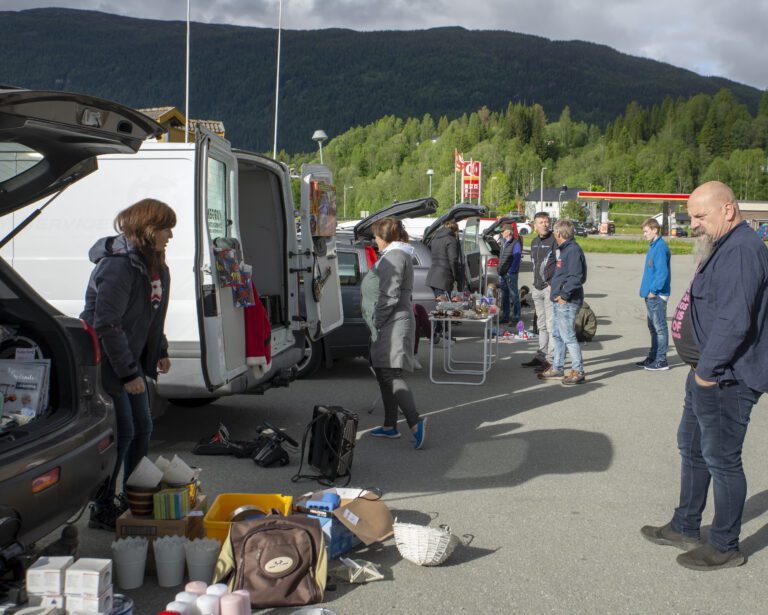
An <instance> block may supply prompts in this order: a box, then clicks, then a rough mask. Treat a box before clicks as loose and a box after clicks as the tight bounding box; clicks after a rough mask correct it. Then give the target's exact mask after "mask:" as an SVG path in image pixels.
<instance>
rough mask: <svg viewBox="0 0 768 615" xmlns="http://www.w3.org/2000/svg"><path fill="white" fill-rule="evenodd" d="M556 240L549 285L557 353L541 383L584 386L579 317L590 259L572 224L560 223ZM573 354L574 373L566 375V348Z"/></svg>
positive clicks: (563, 221)
mask: <svg viewBox="0 0 768 615" xmlns="http://www.w3.org/2000/svg"><path fill="white" fill-rule="evenodd" d="M553 232H554V235H555V241H557V245H558V249H557V255H556V256H557V261H556V263H555V273H554V275H553V276H552V281H551V282H550V287H551V289H552V290H551V291H550V295H549V297H550V299H551V300H552V302H553V305H552V307H553V310H552V339H553V340H554V342H555V352H554V360H553V363H552V367H550V368H549V369H547V370H546V371H543V372H541V373H540V374H539V378H540V379H541V380H560V381H561V382H562V383H563V384H569V385H570V384H583V383H584V380H585V378H584V363H583V361H582V358H581V348H580V347H579V341H578V340H577V339H576V314H577V313H578V311H579V308H580V307H581V304H582V303H584V282H586V281H587V260H586V259H585V258H584V252H583V251H582V249H581V246H579V244H577V243H576V241H575V240H574V238H573V236H574V229H573V222H571V221H570V220H558V221H557V222H555V226H554V229H553ZM566 348H568V353H569V354H570V355H571V371H570V372H568V374H565V371H564V369H565V349H566Z"/></svg>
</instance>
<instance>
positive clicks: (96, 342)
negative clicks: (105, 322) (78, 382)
mask: <svg viewBox="0 0 768 615" xmlns="http://www.w3.org/2000/svg"><path fill="white" fill-rule="evenodd" d="M80 322H81V323H83V329H85V330H86V331H88V333H89V334H90V335H91V341H92V342H93V357H94V359H95V361H96V365H98V364H99V363H100V362H101V346H100V345H99V338H98V337H96V331H95V330H94V328H93V327H92V326H91V325H89V324H88V323H87V322H85V321H84V320H83V319H82V318H81V319H80Z"/></svg>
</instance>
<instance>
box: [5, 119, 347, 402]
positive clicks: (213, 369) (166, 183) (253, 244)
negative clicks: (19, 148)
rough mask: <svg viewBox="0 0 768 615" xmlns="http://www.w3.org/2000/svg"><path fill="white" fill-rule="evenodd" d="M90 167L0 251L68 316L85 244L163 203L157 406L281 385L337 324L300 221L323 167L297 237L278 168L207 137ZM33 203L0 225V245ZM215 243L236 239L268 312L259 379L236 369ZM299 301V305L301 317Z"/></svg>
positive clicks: (335, 300) (80, 298) (332, 296)
mask: <svg viewBox="0 0 768 615" xmlns="http://www.w3.org/2000/svg"><path fill="white" fill-rule="evenodd" d="M98 167H99V168H98V170H97V171H95V172H93V173H91V174H90V175H87V176H86V177H84V178H82V179H81V180H80V181H77V182H76V183H74V184H72V185H71V186H69V187H68V188H67V189H66V190H64V191H63V192H62V193H60V195H59V196H58V198H57V200H56V203H55V207H51V208H50V209H46V210H44V211H43V212H42V214H41V215H40V216H39V217H38V218H37V219H36V220H34V221H32V222H31V224H30V226H29V227H28V228H27V229H26V230H25V232H24V233H23V234H21V235H19V237H18V238H16V239H14V240H13V241H11V242H10V243H9V244H8V245H6V246H5V247H4V248H3V249H2V252H1V254H2V256H3V258H5V259H6V260H7V261H8V262H9V263H11V264H12V266H13V268H14V269H16V270H17V271H18V272H19V273H20V274H21V275H22V276H23V277H24V278H25V279H26V280H27V282H29V283H30V284H31V285H32V286H33V287H34V288H35V289H37V290H38V292H39V293H40V294H41V295H42V296H43V297H44V298H45V299H46V300H47V301H48V302H50V303H51V304H52V305H54V306H55V307H56V308H57V309H59V310H60V311H62V312H63V313H64V314H66V315H70V316H75V317H77V316H78V315H79V314H80V312H81V310H82V309H83V304H84V296H85V289H86V286H87V283H88V279H89V276H90V274H91V271H92V269H93V264H92V263H91V262H90V261H89V260H88V250H89V248H90V247H91V246H92V245H93V243H94V242H95V240H96V239H98V238H99V237H102V236H106V235H114V234H116V233H115V230H114V228H113V221H114V219H115V216H116V214H117V213H118V212H119V211H120V210H122V209H124V208H125V207H127V206H129V205H131V204H133V203H135V202H136V201H138V200H140V199H142V198H145V197H151V198H156V199H159V200H161V201H164V202H166V203H168V204H169V205H170V206H171V207H172V208H173V209H174V210H175V212H176V215H177V218H178V223H177V226H176V228H175V229H174V231H173V234H174V236H173V239H172V240H171V241H170V243H169V244H168V249H167V262H168V264H169V266H170V270H171V301H170V304H169V308H168V315H167V318H166V327H165V332H166V336H167V338H168V342H169V354H170V359H171V370H170V372H169V373H168V374H161V375H160V376H159V379H158V382H157V387H156V391H155V393H156V394H157V395H159V396H160V397H161V398H165V399H171V400H173V401H174V402H177V403H179V404H182V405H198V404H200V405H201V404H203V403H207V402H208V401H212V400H213V399H216V398H218V397H220V396H223V395H230V394H235V393H244V392H263V391H264V390H265V389H266V388H269V387H270V386H276V385H287V384H288V382H289V381H290V380H292V379H293V378H294V377H295V373H296V369H295V366H296V364H297V363H298V362H299V361H300V360H301V359H302V358H303V355H304V349H305V341H304V336H305V335H309V337H310V338H311V339H313V340H314V339H316V338H318V337H322V336H323V335H325V334H326V333H328V332H329V331H331V330H333V329H335V328H336V327H338V326H340V325H341V324H342V322H343V313H342V307H341V292H340V286H339V283H338V269H337V260H336V247H335V238H334V237H333V236H331V237H313V235H312V232H311V231H312V230H313V228H314V226H315V225H314V222H312V224H311V223H310V222H311V218H310V212H309V208H310V192H311V191H310V189H309V187H310V186H312V185H315V186H316V185H317V183H316V182H320V183H321V184H322V185H324V186H329V187H330V189H332V176H331V173H330V172H329V170H328V169H327V168H326V167H323V166H320V165H313V166H311V167H305V168H302V177H301V181H302V191H301V192H302V199H301V201H302V208H301V209H302V211H301V217H302V224H301V228H302V237H301V239H299V237H297V232H296V218H297V214H298V212H296V211H295V209H294V206H293V199H292V196H291V185H290V180H291V178H290V174H289V170H288V167H287V166H286V165H284V164H283V163H280V162H278V161H275V160H272V159H270V158H266V157H264V156H260V155H257V154H253V153H249V152H244V151H239V150H234V149H232V148H231V147H230V144H229V143H228V142H227V141H226V140H224V139H221V138H220V137H218V136H216V135H214V134H212V133H209V132H205V131H202V130H201V131H200V134H199V135H198V140H197V142H196V143H190V144H183V143H158V142H147V143H145V144H144V145H142V147H141V149H140V150H139V152H138V153H136V154H133V155H129V154H110V155H104V156H99V157H98ZM42 202H43V201H39V202H38V203H36V204H34V205H31V206H29V207H26V208H24V209H21V210H18V211H16V212H14V213H13V214H12V215H9V216H5V217H3V218H2V219H1V220H0V237H2V236H4V235H5V234H6V233H7V232H9V231H10V230H11V228H12V227H14V226H16V225H18V224H19V223H20V222H21V221H22V220H24V219H25V218H26V217H27V216H28V215H29V214H30V213H31V212H32V211H34V210H35V209H36V208H37V207H39V206H40V204H41V203H42ZM217 238H235V239H237V240H238V241H239V243H240V245H241V247H242V254H243V260H244V262H245V263H246V264H249V265H251V266H252V267H253V281H254V284H255V286H256V289H257V292H258V294H259V296H260V297H261V298H262V303H264V304H265V305H266V306H267V309H268V313H269V317H270V321H271V330H272V339H271V342H272V344H271V350H272V363H271V368H270V369H269V371H268V372H267V373H265V374H259V373H257V372H255V371H253V370H251V369H250V368H249V367H248V366H247V364H246V349H245V334H244V310H243V309H242V308H238V307H235V306H234V302H233V296H232V289H231V288H229V287H226V286H222V285H221V282H220V280H219V277H218V276H217V274H216V267H215V257H214V253H213V242H214V240H215V239H217ZM300 278H302V279H303V281H304V288H305V292H303V293H300V292H299V283H300ZM313 291H314V292H313ZM300 295H302V296H303V298H300ZM299 301H305V302H306V306H305V309H300V305H299ZM300 314H306V318H302V317H301V316H300Z"/></svg>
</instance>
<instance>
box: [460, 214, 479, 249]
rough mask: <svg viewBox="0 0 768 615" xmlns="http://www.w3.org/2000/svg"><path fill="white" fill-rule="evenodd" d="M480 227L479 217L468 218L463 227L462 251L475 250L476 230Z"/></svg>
mask: <svg viewBox="0 0 768 615" xmlns="http://www.w3.org/2000/svg"><path fill="white" fill-rule="evenodd" d="M479 228H480V218H470V219H469V220H467V225H466V226H465V227H464V242H463V248H464V253H465V254H467V253H469V252H476V251H477V232H478V230H479Z"/></svg>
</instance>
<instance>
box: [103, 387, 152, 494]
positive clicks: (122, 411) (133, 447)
mask: <svg viewBox="0 0 768 615" xmlns="http://www.w3.org/2000/svg"><path fill="white" fill-rule="evenodd" d="M141 377H142V378H143V377H144V375H143V374H141ZM110 397H111V398H112V403H113V404H114V406H115V421H116V423H117V434H116V438H117V460H116V461H115V469H114V471H113V472H112V477H111V479H110V482H109V489H108V490H107V491H106V493H105V494H104V497H102V498H100V501H101V502H105V503H110V502H111V501H112V498H113V497H114V495H115V487H116V486H117V476H118V474H119V473H120V469H121V468H122V469H123V490H125V481H126V480H127V478H128V477H129V476H130V474H131V472H133V470H134V469H135V468H136V466H137V465H138V463H139V461H141V458H142V457H145V456H146V455H147V453H148V452H149V438H150V436H151V435H152V414H151V412H150V409H149V392H148V391H147V390H146V388H145V390H144V392H143V393H139V394H137V395H132V394H130V393H128V392H127V391H126V390H125V389H123V391H122V392H121V393H120V394H119V395H110Z"/></svg>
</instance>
